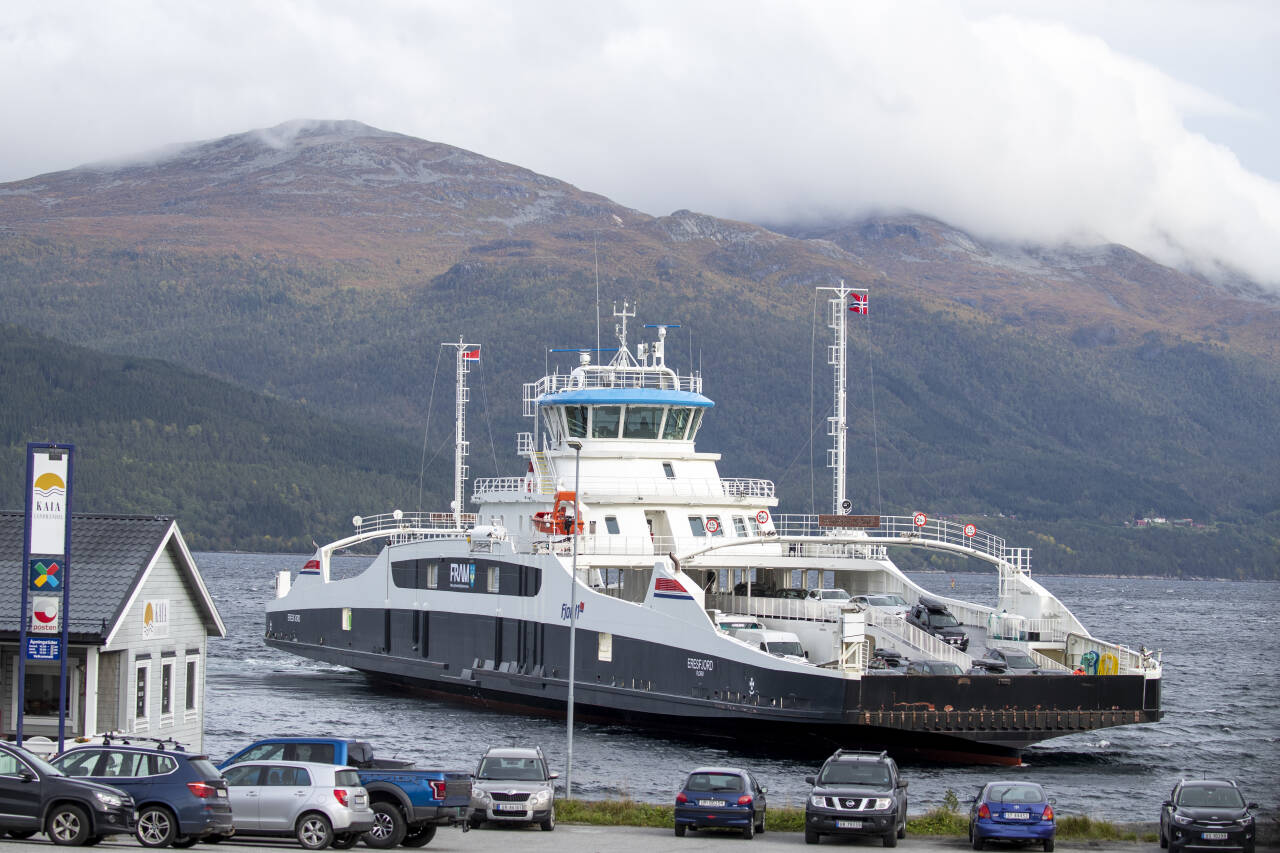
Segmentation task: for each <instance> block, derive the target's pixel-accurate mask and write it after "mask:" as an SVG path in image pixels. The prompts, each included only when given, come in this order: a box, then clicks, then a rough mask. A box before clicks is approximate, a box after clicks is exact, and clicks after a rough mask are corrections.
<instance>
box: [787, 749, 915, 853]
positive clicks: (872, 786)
mask: <svg viewBox="0 0 1280 853" xmlns="http://www.w3.org/2000/svg"><path fill="white" fill-rule="evenodd" d="M804 780H805V782H807V783H808V784H810V785H812V786H813V789H812V790H811V791H810V792H809V799H808V801H807V802H806V803H805V807H804V840H805V843H806V844H817V843H818V841H819V840H820V839H821V838H822V836H824V835H870V836H878V837H879V838H880V840H881V842H882V843H883V844H884V846H885V847H896V846H897V845H898V839H899V838H906V837H907V783H906V781H905V780H904V779H903V778H902V777H901V776H900V775H898V765H897V762H895V761H894V760H893V759H892V758H890V757H889V754H888V753H886V752H859V751H857V750H849V749H838V750H836V752H835V754H834V755H832V756H831V757H830V758H828V759H827V760H826V762H825V763H824V764H823V765H822V769H821V770H820V771H819V772H818V775H817V776H806V777H804Z"/></svg>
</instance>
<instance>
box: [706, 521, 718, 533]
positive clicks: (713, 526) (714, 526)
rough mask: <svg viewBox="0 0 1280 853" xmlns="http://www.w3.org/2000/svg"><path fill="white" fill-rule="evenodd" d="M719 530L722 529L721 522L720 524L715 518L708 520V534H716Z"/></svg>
mask: <svg viewBox="0 0 1280 853" xmlns="http://www.w3.org/2000/svg"><path fill="white" fill-rule="evenodd" d="M719 529H720V522H719V520H717V519H714V518H708V519H707V532H708V533H715V532H716V531H717V530H719Z"/></svg>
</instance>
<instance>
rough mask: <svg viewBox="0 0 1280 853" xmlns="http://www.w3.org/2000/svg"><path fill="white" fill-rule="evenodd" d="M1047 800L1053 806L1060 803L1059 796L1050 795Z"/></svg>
mask: <svg viewBox="0 0 1280 853" xmlns="http://www.w3.org/2000/svg"><path fill="white" fill-rule="evenodd" d="M1047 802H1048V803H1049V805H1051V806H1056V805H1057V804H1058V798H1057V797H1050V798H1049V799H1048V800H1047Z"/></svg>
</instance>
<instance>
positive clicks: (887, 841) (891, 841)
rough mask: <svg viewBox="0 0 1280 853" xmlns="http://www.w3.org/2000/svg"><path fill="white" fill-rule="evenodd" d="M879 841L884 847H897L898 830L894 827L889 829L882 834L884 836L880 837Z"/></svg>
mask: <svg viewBox="0 0 1280 853" xmlns="http://www.w3.org/2000/svg"><path fill="white" fill-rule="evenodd" d="M880 842H881V843H882V844H884V846H885V847H897V846H898V831H897V830H896V829H891V830H889V831H888V832H886V833H885V834H884V837H882V838H881V839H880Z"/></svg>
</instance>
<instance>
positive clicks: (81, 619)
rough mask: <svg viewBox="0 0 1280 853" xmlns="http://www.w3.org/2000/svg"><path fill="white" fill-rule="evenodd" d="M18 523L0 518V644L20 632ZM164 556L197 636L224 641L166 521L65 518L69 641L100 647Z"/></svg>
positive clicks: (21, 520) (17, 516)
mask: <svg viewBox="0 0 1280 853" xmlns="http://www.w3.org/2000/svg"><path fill="white" fill-rule="evenodd" d="M25 521H26V516H25V515H24V513H21V512H3V511H0V579H2V580H0V636H3V637H9V638H12V637H16V636H17V635H18V632H19V629H20V626H21V623H20V619H21V618H22V615H21V613H20V611H21V608H22V585H23V584H25V583H26V576H27V570H26V568H25V567H24V566H23V565H22V545H23V534H24V530H25ZM165 549H169V550H170V551H171V553H172V557H173V560H174V562H175V563H176V564H177V566H178V568H179V571H181V572H182V574H183V575H184V576H185V577H186V579H187V581H188V582H189V583H190V586H191V589H192V597H193V598H194V599H195V601H196V606H197V608H199V609H200V611H201V613H202V614H203V615H204V621H205V630H206V631H208V633H209V634H210V635H212V636H217V637H225V636H226V633H227V632H226V628H225V627H224V626H223V624H222V617H221V616H219V615H218V610H217V608H216V607H215V606H214V603H213V598H212V596H210V595H209V590H208V589H207V588H206V587H205V585H204V580H203V579H202V578H201V577H200V572H199V570H198V569H197V568H196V565H195V561H194V560H193V559H192V557H191V552H190V551H189V550H188V549H187V545H186V542H184V541H183V539H182V534H181V533H180V532H179V531H178V525H177V523H176V522H175V521H174V520H173V519H172V518H166V517H164V516H139V515H80V514H76V513H73V514H72V516H71V555H70V557H71V559H70V563H69V566H68V571H69V580H70V586H69V587H68V589H69V591H70V600H69V601H68V602H67V612H68V613H69V615H70V621H69V622H68V629H69V633H70V637H71V639H72V640H78V641H88V642H97V643H105V642H106V641H107V640H108V638H110V637H111V635H112V634H113V633H114V632H115V630H116V628H117V627H118V626H119V623H120V621H121V620H122V619H123V618H124V616H125V614H126V613H127V612H128V610H129V605H130V604H131V603H132V602H133V600H134V598H135V597H136V596H137V593H138V591H139V590H140V589H141V587H142V583H143V581H144V580H146V577H147V575H148V573H149V572H150V570H151V567H152V566H153V565H154V564H155V561H156V559H157V558H158V557H159V556H160V555H161V553H162V552H163V551H164V550H165Z"/></svg>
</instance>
